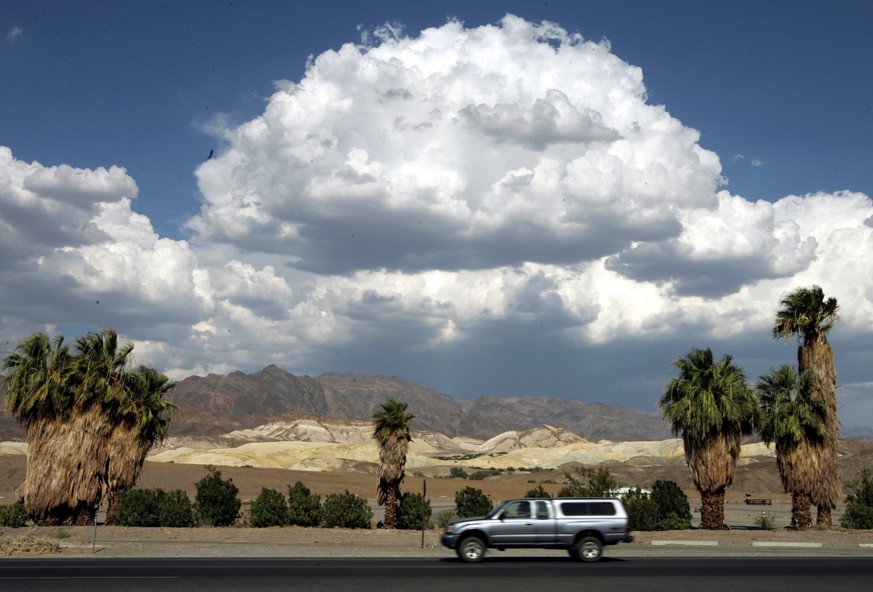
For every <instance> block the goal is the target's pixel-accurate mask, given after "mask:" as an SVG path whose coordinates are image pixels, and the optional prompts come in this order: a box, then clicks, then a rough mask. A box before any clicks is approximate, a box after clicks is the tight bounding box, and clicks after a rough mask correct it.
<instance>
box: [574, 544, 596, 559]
mask: <svg viewBox="0 0 873 592" xmlns="http://www.w3.org/2000/svg"><path fill="white" fill-rule="evenodd" d="M579 554H580V555H582V557H584V558H585V559H595V558H597V557H598V556H599V555H600V548H599V547H598V545H597V543H595V542H593V541H586V542H584V543H582V548H581V549H580V550H579Z"/></svg>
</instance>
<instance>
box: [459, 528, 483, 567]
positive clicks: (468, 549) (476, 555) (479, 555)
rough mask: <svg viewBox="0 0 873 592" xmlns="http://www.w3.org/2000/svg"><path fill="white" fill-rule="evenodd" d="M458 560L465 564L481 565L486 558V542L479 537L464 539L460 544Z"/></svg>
mask: <svg viewBox="0 0 873 592" xmlns="http://www.w3.org/2000/svg"><path fill="white" fill-rule="evenodd" d="M458 558H460V560H461V561H463V562H464V563H481V562H482V560H483V559H484V558H485V542H484V541H483V540H482V539H480V538H479V537H477V536H472V535H471V536H468V537H464V538H463V539H462V540H461V542H460V543H459V544H458Z"/></svg>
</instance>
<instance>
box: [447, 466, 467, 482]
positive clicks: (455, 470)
mask: <svg viewBox="0 0 873 592" xmlns="http://www.w3.org/2000/svg"><path fill="white" fill-rule="evenodd" d="M449 477H451V478H452V479H469V478H470V475H469V473H467V471H465V470H464V469H462V468H461V467H452V468H451V469H449Z"/></svg>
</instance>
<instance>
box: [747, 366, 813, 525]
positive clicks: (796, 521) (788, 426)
mask: <svg viewBox="0 0 873 592" xmlns="http://www.w3.org/2000/svg"><path fill="white" fill-rule="evenodd" d="M813 382H814V380H813V378H812V376H811V375H810V373H809V372H806V373H803V374H797V372H796V371H795V370H794V367H793V366H789V365H784V366H779V367H778V368H776V369H774V370H772V371H771V373H770V374H769V375H766V376H761V377H760V379H759V382H758V385H757V390H758V398H759V402H760V405H761V422H760V426H759V429H760V432H761V438H762V439H763V440H764V442H765V443H767V444H768V445H769V444H772V443H774V442H775V443H776V465H777V466H778V467H779V475H780V476H781V477H782V485H783V486H784V487H785V491H787V492H789V493H790V494H791V528H794V529H797V530H802V529H806V528H810V527H812V513H811V512H810V500H811V494H810V492H812V491H814V490H815V489H816V487H817V486H818V470H819V467H818V465H817V462H816V461H817V460H818V459H819V458H821V454H820V449H821V448H822V447H823V446H825V445H826V444H827V441H828V431H827V422H826V417H827V406H826V404H825V402H824V401H822V400H821V399H813V398H812V390H813V389H812V385H813Z"/></svg>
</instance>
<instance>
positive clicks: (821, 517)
mask: <svg viewBox="0 0 873 592" xmlns="http://www.w3.org/2000/svg"><path fill="white" fill-rule="evenodd" d="M817 509H818V512H816V516H815V524H816V526H821V527H824V528H830V527H831V526H833V525H834V524H833V520H832V519H831V508H830V507H829V506H817Z"/></svg>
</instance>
